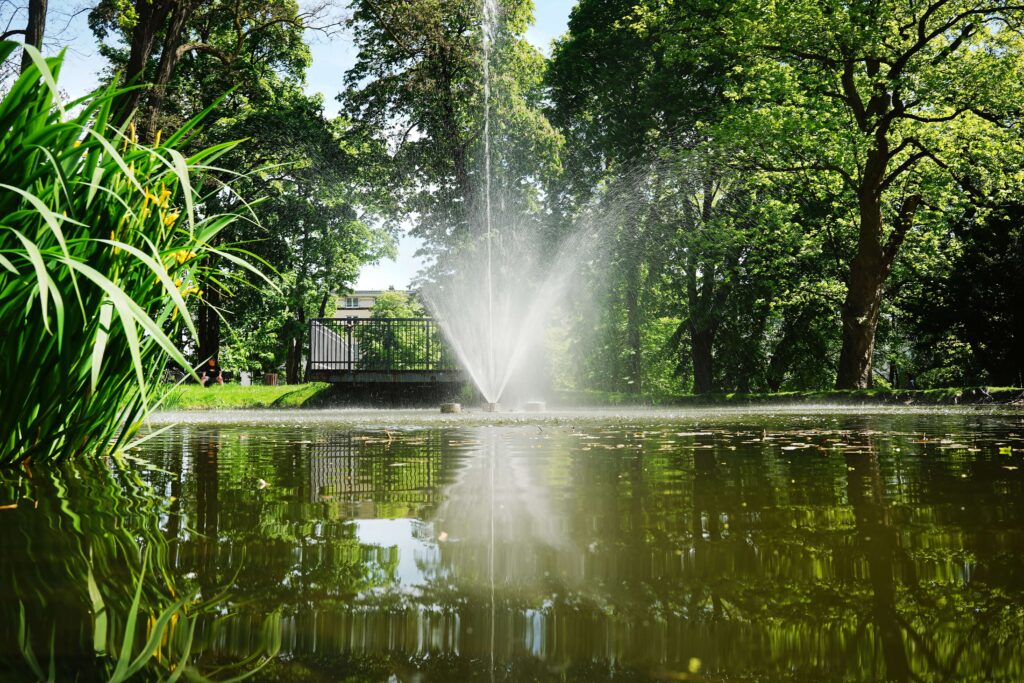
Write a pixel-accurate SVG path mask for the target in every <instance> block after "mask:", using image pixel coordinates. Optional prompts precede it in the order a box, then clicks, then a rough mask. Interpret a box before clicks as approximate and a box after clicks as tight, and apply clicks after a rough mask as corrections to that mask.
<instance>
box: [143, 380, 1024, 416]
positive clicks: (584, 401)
mask: <svg viewBox="0 0 1024 683" xmlns="http://www.w3.org/2000/svg"><path fill="white" fill-rule="evenodd" d="M984 390H985V391H987V392H988V394H989V396H990V397H991V399H989V398H986V397H985V394H984V393H983V392H982V390H981V388H980V387H966V388H944V389H921V390H917V391H909V390H897V391H892V390H887V389H863V390H859V391H783V392H779V393H776V394H739V393H729V394H725V393H723V394H710V395H707V396H697V395H692V394H689V395H681V396H645V395H641V396H637V395H635V394H624V393H615V392H600V391H562V392H556V393H555V395H553V396H552V397H551V401H550V403H551V405H552V406H555V405H563V406H628V405H654V406H707V405H735V406H742V405H771V404H784V403H808V404H811V403H834V404H837V405H839V404H845V405H850V404H854V405H856V404H862V403H872V404H877V403H890V404H900V405H907V404H910V405H956V404H985V403H1004V404H1005V403H1011V402H1014V401H1017V402H1020V401H1021V400H1022V398H1024V389H1019V388H1014V387H985V388H984ZM162 392H166V394H167V396H166V398H164V400H163V403H162V404H161V405H160V408H161V409H163V410H236V409H237V410H240V409H246V408H322V407H326V406H329V405H332V403H334V402H335V400H334V397H335V392H334V391H333V389H332V387H331V385H330V384H328V383H326V382H312V383H309V384H292V385H285V386H277V387H265V386H248V387H243V386H241V385H238V384H225V385H224V386H213V387H210V388H209V389H204V388H203V387H200V386H199V385H196V384H186V385H182V386H177V387H171V386H169V385H165V386H164V387H163V388H162Z"/></svg>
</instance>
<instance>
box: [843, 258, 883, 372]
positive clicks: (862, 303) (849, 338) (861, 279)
mask: <svg viewBox="0 0 1024 683" xmlns="http://www.w3.org/2000/svg"><path fill="white" fill-rule="evenodd" d="M879 256H880V254H879V253H878V251H877V250H874V249H871V248H870V247H868V248H867V249H865V248H864V246H863V245H862V247H861V250H860V251H859V253H858V254H857V256H856V258H854V260H853V263H852V264H850V284H849V286H848V288H847V290H846V300H845V301H844V302H843V314H842V320H843V347H842V350H841V351H840V354H839V373H838V376H837V377H836V388H837V389H866V388H867V387H868V385H869V384H870V382H871V363H872V356H873V354H874V351H875V329H876V328H877V327H878V314H879V311H880V310H881V306H882V284H883V282H884V281H885V271H884V269H883V268H882V264H881V261H880V260H879Z"/></svg>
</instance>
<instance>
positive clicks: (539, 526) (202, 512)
mask: <svg viewBox="0 0 1024 683" xmlns="http://www.w3.org/2000/svg"><path fill="white" fill-rule="evenodd" d="M165 419H166V420H170V421H174V420H183V422H181V423H180V424H177V425H175V426H171V427H169V428H168V429H167V430H166V431H163V432H161V433H158V434H157V435H156V436H155V437H153V438H152V439H151V440H149V441H148V442H146V443H145V444H143V445H142V446H141V447H140V448H139V449H138V450H135V451H133V452H132V454H131V455H132V457H133V458H134V459H132V460H129V461H128V463H127V464H125V465H121V466H119V465H117V464H116V463H113V462H102V463H82V464H76V465H74V466H68V465H65V466H62V467H56V468H50V469H43V468H40V467H38V466H35V467H31V468H28V467H27V468H24V469H20V470H15V471H7V472H5V473H2V474H0V548H2V556H0V616H2V617H3V618H2V619H0V679H3V680H7V679H10V680H30V677H31V673H30V672H31V667H30V665H29V664H27V663H26V662H27V660H28V659H29V658H28V657H27V656H26V653H25V650H26V644H27V645H28V646H30V647H31V648H32V653H34V654H33V656H34V657H35V659H36V660H37V662H41V663H42V664H43V668H44V669H45V667H46V660H47V659H48V657H49V656H50V653H51V652H52V654H53V655H54V662H55V666H56V667H57V668H58V669H60V670H61V671H63V672H65V673H66V672H71V671H76V672H78V673H79V677H80V679H81V680H92V679H93V678H95V677H98V676H99V674H98V673H97V670H96V664H95V662H96V657H95V655H94V654H93V653H94V651H95V650H102V649H108V650H110V649H111V648H110V646H109V644H105V643H104V642H102V640H103V638H100V639H99V642H97V636H96V634H97V629H98V628H99V629H102V630H103V632H104V633H107V634H108V637H109V634H110V633H115V632H117V629H118V627H119V625H120V628H121V629H122V630H123V629H124V628H126V627H125V626H124V624H125V620H126V615H127V613H128V612H130V611H131V609H130V603H131V601H132V596H133V593H134V590H135V586H136V580H135V577H137V576H139V575H140V572H141V569H140V563H141V558H142V557H146V560H147V563H148V565H147V566H148V569H147V570H146V571H147V573H146V574H144V575H145V576H147V577H149V578H147V579H146V580H145V581H144V583H145V585H144V587H143V591H142V593H141V594H140V595H141V601H142V604H143V605H146V604H150V603H149V602H147V601H150V602H151V603H153V604H156V603H159V600H160V599H161V596H163V598H164V599H169V598H168V597H167V596H172V597H173V596H178V595H188V596H192V597H191V600H192V601H196V600H199V601H211V602H209V603H206V604H207V607H205V608H204V611H203V612H202V613H201V614H200V616H199V617H197V618H196V621H195V622H194V623H193V626H194V628H195V630H194V638H193V641H192V643H191V648H190V652H189V654H188V656H189V657H190V658H191V659H192V661H193V662H195V663H196V664H197V666H198V667H199V668H200V669H201V670H205V671H207V672H208V673H210V672H214V673H215V667H216V666H218V665H220V664H223V663H226V662H230V661H234V660H237V659H239V658H242V657H245V656H247V655H250V654H258V653H260V652H261V651H265V649H266V648H270V649H271V650H272V651H275V652H276V656H275V658H274V659H273V661H272V662H271V663H270V664H268V665H267V666H265V667H264V668H263V669H261V670H260V671H259V673H258V674H257V675H256V677H255V680H282V681H337V680H389V679H390V680H400V681H412V680H459V681H461V680H566V679H569V680H587V681H591V680H613V679H614V680H652V679H653V680H704V681H871V680H894V681H913V680H923V681H946V680H956V681H962V680H978V681H981V680H984V681H1021V680H1024V641H1022V639H1021V634H1022V633H1024V416H1022V415H1021V414H1019V413H1014V412H999V411H993V410H958V411H953V412H942V411H939V412H931V411H914V412H907V411H898V410H893V411H890V410H878V411H876V412H874V413H862V412H859V411H856V410H844V411H834V410H814V409H808V408H801V409H799V410H785V409H779V410H775V411H772V412H742V411H728V412H723V411H706V412H700V411H698V412H693V411H690V412H680V413H676V414H672V413H654V412H633V413H623V414H612V413H581V414H571V413H564V414H554V415H549V416H544V417H532V418H529V419H528V418H526V417H525V416H518V417H517V416H514V415H512V416H510V415H504V416H501V415H498V416H492V417H484V416H482V415H468V416H462V417H459V418H455V419H445V420H442V419H440V418H439V417H437V416H434V415H433V414H432V413H426V412H416V411H405V412H394V413H359V412H332V413H309V412H304V413H284V412H278V413H244V414H243V413H235V414H231V415H228V416H223V415H221V416H211V415H179V416H167V417H166V418H165ZM154 428H155V427H154ZM140 548H145V549H146V551H145V552H144V553H142V552H141V551H140ZM97 599H98V600H99V601H97ZM154 614H155V612H154ZM153 619H155V616H151V617H150V621H149V622H148V623H149V627H152V625H153ZM100 622H102V624H101V623H100ZM173 625H174V624H172V626H173ZM137 630H139V631H140V633H141V635H140V636H139V639H140V642H141V639H142V638H144V637H145V635H146V632H147V628H146V625H145V624H142V623H140V625H139V626H138V627H137ZM19 631H23V632H24V634H25V635H24V636H23V637H19ZM115 644H116V641H115ZM225 675H226V674H225Z"/></svg>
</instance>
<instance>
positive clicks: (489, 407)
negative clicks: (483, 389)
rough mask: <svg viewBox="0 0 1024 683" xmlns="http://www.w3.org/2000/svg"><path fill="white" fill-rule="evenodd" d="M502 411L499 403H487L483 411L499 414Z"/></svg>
mask: <svg viewBox="0 0 1024 683" xmlns="http://www.w3.org/2000/svg"><path fill="white" fill-rule="evenodd" d="M500 410H501V406H499V405H498V404H497V403H485V404H484V405H483V411H484V412H485V413H497V412H498V411H500Z"/></svg>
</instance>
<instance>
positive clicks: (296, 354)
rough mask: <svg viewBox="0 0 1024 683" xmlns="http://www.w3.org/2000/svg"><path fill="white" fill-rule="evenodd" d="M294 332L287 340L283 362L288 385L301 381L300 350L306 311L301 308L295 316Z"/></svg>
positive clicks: (304, 330)
mask: <svg viewBox="0 0 1024 683" xmlns="http://www.w3.org/2000/svg"><path fill="white" fill-rule="evenodd" d="M295 322H296V325H295V331H294V332H293V333H292V338H291V339H290V340H288V359H287V361H286V362H285V376H286V381H287V382H288V384H298V383H299V382H301V381H302V377H301V372H300V370H301V365H302V350H303V348H304V347H305V340H306V311H305V310H303V309H302V308H299V310H298V311H297V312H296V315H295Z"/></svg>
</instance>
